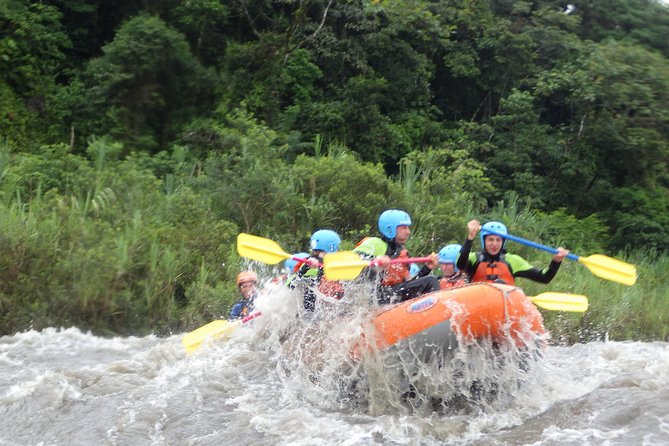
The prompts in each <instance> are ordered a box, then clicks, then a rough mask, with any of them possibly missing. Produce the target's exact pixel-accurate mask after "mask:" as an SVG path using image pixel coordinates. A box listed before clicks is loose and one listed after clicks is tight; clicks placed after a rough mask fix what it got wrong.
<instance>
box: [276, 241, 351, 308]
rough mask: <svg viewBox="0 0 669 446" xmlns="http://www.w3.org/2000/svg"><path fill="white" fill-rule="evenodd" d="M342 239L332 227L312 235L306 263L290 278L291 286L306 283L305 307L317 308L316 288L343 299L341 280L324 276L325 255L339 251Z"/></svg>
mask: <svg viewBox="0 0 669 446" xmlns="http://www.w3.org/2000/svg"><path fill="white" fill-rule="evenodd" d="M340 243H341V239H340V238H339V235H338V234H337V233H336V232H335V231H332V230H330V229H320V230H318V231H316V232H314V233H313V234H312V235H311V240H310V241H309V246H310V248H311V253H310V254H309V256H308V257H307V258H306V259H305V261H304V263H302V265H301V266H299V267H298V268H297V272H296V273H295V274H294V276H293V277H291V278H290V279H289V281H290V283H289V286H290V287H291V288H296V287H297V286H299V285H300V284H302V285H304V294H303V295H304V309H305V310H307V311H310V312H313V311H314V310H315V308H316V290H318V291H320V292H321V293H323V294H325V295H326V296H329V297H332V298H335V299H341V298H342V297H343V295H344V289H343V288H342V286H341V284H340V283H339V282H333V281H328V280H325V278H324V277H323V275H324V273H323V267H322V262H323V257H324V256H325V255H326V254H330V253H333V252H337V251H338V250H339V244H340Z"/></svg>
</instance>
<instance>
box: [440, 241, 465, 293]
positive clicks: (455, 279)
mask: <svg viewBox="0 0 669 446" xmlns="http://www.w3.org/2000/svg"><path fill="white" fill-rule="evenodd" d="M460 249H462V245H459V244H457V243H454V244H451V245H446V246H444V247H443V248H441V250H440V251H439V266H440V267H441V273H442V276H441V279H439V288H441V289H442V290H443V289H446V288H452V287H456V286H462V285H465V284H466V283H467V276H465V275H464V274H463V273H461V272H460V270H459V269H458V267H457V266H456V262H457V261H458V256H459V255H460Z"/></svg>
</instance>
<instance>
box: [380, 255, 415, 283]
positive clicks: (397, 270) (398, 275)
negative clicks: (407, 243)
mask: <svg viewBox="0 0 669 446" xmlns="http://www.w3.org/2000/svg"><path fill="white" fill-rule="evenodd" d="M401 257H409V253H408V252H407V250H406V249H403V250H402V251H400V255H399V256H397V257H396V258H398V259H399V258H401ZM409 279H411V272H410V270H409V264H408V263H391V264H390V266H388V269H387V270H386V274H385V277H384V278H383V280H382V281H381V285H383V286H393V285H399V284H400V283H404V282H406V281H407V280H409Z"/></svg>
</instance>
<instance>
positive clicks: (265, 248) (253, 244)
mask: <svg viewBox="0 0 669 446" xmlns="http://www.w3.org/2000/svg"><path fill="white" fill-rule="evenodd" d="M237 253H239V255H240V256H242V257H246V258H249V259H253V260H257V261H259V262H263V263H267V264H268V265H276V264H277V263H279V262H280V261H282V260H285V259H289V258H290V257H291V254H288V253H287V252H285V251H284V250H283V249H281V246H279V244H278V243H277V242H275V241H274V240H270V239H267V238H263V237H258V236H255V235H251V234H245V233H243V232H242V233H241V234H239V235H238V236H237Z"/></svg>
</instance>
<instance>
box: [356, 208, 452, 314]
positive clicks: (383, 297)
mask: <svg viewBox="0 0 669 446" xmlns="http://www.w3.org/2000/svg"><path fill="white" fill-rule="evenodd" d="M378 226H379V232H380V235H381V237H366V238H364V239H363V240H362V241H361V242H360V243H358V245H357V246H356V247H355V249H354V251H355V252H357V253H358V254H360V257H362V258H363V259H365V260H372V259H373V260H375V262H376V267H374V268H368V270H367V272H366V273H365V277H366V278H367V279H369V280H376V279H377V277H376V276H377V274H378V275H379V277H378V279H379V286H378V288H377V297H378V301H379V303H381V304H386V303H390V302H402V301H405V300H408V299H412V298H414V297H417V296H419V295H421V294H425V293H429V292H432V291H437V290H439V279H438V278H437V277H435V276H432V275H430V272H431V271H432V269H434V268H436V267H437V265H438V263H437V255H436V254H433V255H432V256H433V259H432V261H431V262H429V263H427V264H426V265H424V266H423V268H422V269H421V270H420V271H419V272H418V274H416V276H415V277H414V278H411V273H410V271H409V269H410V266H409V264H407V263H391V260H392V259H396V258H400V257H409V255H408V253H407V249H406V247H405V244H406V243H407V241H408V240H409V236H410V235H411V217H409V214H408V213H406V212H405V211H402V210H399V209H389V210H386V211H384V212H383V213H382V214H381V216H379V221H378ZM377 267H378V268H380V269H381V271H379V270H378V269H377Z"/></svg>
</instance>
